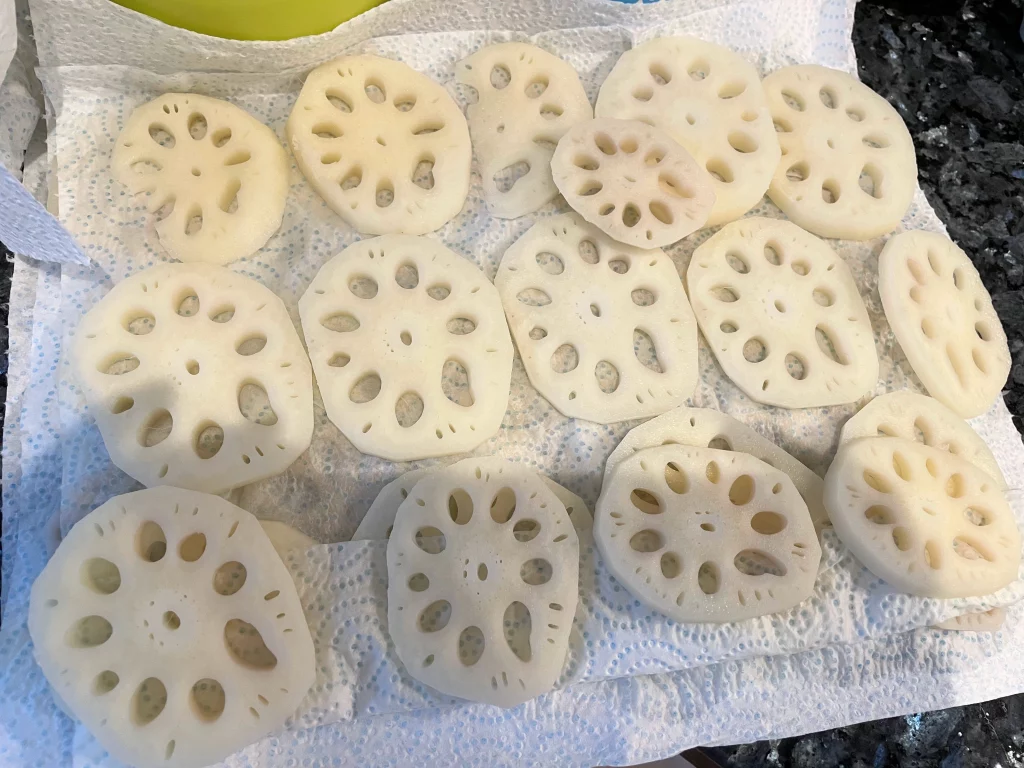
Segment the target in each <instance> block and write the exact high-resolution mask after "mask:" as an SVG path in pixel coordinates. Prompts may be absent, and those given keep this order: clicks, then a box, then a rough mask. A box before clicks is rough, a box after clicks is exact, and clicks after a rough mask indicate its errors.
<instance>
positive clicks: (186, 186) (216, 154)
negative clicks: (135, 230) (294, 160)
mask: <svg viewBox="0 0 1024 768" xmlns="http://www.w3.org/2000/svg"><path fill="white" fill-rule="evenodd" d="M111 166H112V170H113V173H114V177H115V178H116V179H117V180H118V181H120V182H121V183H122V184H124V185H125V186H126V187H128V189H130V190H131V191H132V192H133V193H135V194H139V193H142V192H148V193H149V201H148V208H149V210H150V211H151V212H155V213H156V214H157V216H158V220H157V222H156V234H157V237H158V238H159V239H160V244H161V245H162V246H163V247H164V248H166V249H167V252H168V253H169V254H171V256H173V257H174V258H176V259H178V260H180V261H203V262H206V263H208V264H227V263H228V262H230V261H234V260H235V259H242V258H245V257H246V256H251V255H252V254H254V253H256V251H258V250H259V249H260V248H262V247H263V246H264V245H265V244H266V242H267V240H269V239H270V236H271V235H273V234H274V233H275V232H276V231H277V229H278V227H280V226H281V217H282V216H283V215H284V204H285V199H286V198H287V197H288V157H287V155H286V154H285V151H284V148H283V147H282V146H281V142H280V141H278V140H277V136H276V135H275V134H274V132H273V131H272V130H270V129H269V128H268V127H267V126H265V125H263V124H262V123H261V122H259V121H258V120H256V118H254V117H253V116H252V115H250V114H249V113H248V112H245V111H244V110H241V109H239V108H238V107H236V106H235V105H234V104H229V103H228V102H226V101H221V100H220V99H211V98H209V97H208V96H200V95H198V94H195V93H165V94H164V95H163V96H161V97H160V98H158V99H154V100H153V101H150V102H147V103H146V104H143V105H142V106H141V107H138V108H136V110H135V111H134V112H132V114H131V117H129V118H128V122H127V123H126V124H125V127H124V130H123V131H122V132H121V135H120V137H118V139H117V144H116V145H115V146H114V154H113V158H112V160H111Z"/></svg>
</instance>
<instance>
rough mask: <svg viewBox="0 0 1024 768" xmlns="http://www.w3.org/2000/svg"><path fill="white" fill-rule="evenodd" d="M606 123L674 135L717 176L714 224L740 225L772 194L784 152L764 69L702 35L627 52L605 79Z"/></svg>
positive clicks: (601, 104) (602, 110)
mask: <svg viewBox="0 0 1024 768" xmlns="http://www.w3.org/2000/svg"><path fill="white" fill-rule="evenodd" d="M594 110H595V113H596V115H597V116H598V117H615V118H619V119H621V120H639V121H641V122H644V123H650V124H651V125H654V126H656V127H658V128H660V129H661V130H663V131H665V132H666V133H668V135H669V136H671V137H672V138H673V139H675V140H676V141H677V142H679V144H681V145H682V146H683V147H684V148H685V149H686V151H687V152H689V153H690V154H691V155H693V157H694V159H696V161H697V162H698V163H699V164H700V165H701V166H703V167H704V168H705V169H706V170H707V171H708V173H709V174H710V175H711V178H712V180H713V181H712V186H713V187H714V190H715V205H714V208H712V209H711V215H710V216H709V217H708V220H707V223H706V226H709V227H713V226H717V225H719V224H725V223H726V222H728V221H732V220H733V219H737V218H739V217H740V216H742V215H743V214H744V213H746V212H747V211H749V210H750V209H751V208H753V207H754V206H755V205H757V204H758V203H759V202H760V201H761V198H762V197H764V193H765V192H766V191H767V189H768V184H769V182H771V180H772V176H773V175H774V174H775V169H776V167H778V164H779V158H780V157H781V153H780V151H779V140H778V139H777V138H776V135H775V127H774V126H773V125H772V116H771V114H770V113H769V111H768V102H767V99H766V98H765V93H764V89H763V88H762V87H761V78H760V76H759V75H758V72H757V70H756V69H755V68H754V67H753V66H752V65H751V64H750V63H749V62H747V61H746V60H745V59H743V58H742V57H741V56H740V55H739V54H737V53H734V52H733V51H730V50H729V49H728V48H723V47H722V46H720V45H715V44H714V43H707V42H704V41H703V40H698V39H697V38H695V37H658V38H655V39H653V40H650V41H648V42H646V43H643V44H641V45H638V46H637V47H636V48H633V49H632V50H629V51H626V52H625V53H624V54H622V56H621V57H620V58H619V60H618V61H617V62H616V64H615V67H614V68H613V69H612V71H611V72H610V73H609V74H608V77H607V78H605V81H604V84H603V85H602V86H601V93H600V94H599V95H598V97H597V106H596V107H595V108H594Z"/></svg>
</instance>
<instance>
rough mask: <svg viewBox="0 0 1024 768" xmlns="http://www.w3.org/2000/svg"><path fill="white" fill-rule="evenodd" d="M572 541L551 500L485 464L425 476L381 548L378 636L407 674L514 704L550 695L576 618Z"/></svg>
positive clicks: (544, 491) (496, 463)
mask: <svg viewBox="0 0 1024 768" xmlns="http://www.w3.org/2000/svg"><path fill="white" fill-rule="evenodd" d="M578 577H579V540H578V538H577V536H576V531H575V530H574V529H573V526H572V523H571V522H570V521H569V518H568V516H567V515H566V514H565V507H563V506H562V503H561V502H560V501H559V500H558V497H557V496H556V495H555V494H554V493H553V492H552V491H551V490H550V488H549V487H548V485H547V484H546V483H544V482H543V480H542V479H541V478H540V476H539V475H537V474H536V473H534V472H531V471H530V470H528V469H526V468H524V467H520V466H517V465H515V464H509V463H508V462H505V461H502V460H500V459H495V458H484V459H467V460H465V461H460V462H459V463H458V464H455V465H453V466H451V467H447V468H446V469H441V470H438V471H436V472H431V473H430V474H428V475H426V476H425V477H424V478H423V479H421V480H420V482H418V483H417V484H416V486H415V488H413V491H412V493H410V494H409V498H408V499H406V500H405V501H404V502H402V505H401V506H400V507H399V509H398V516H397V518H396V520H395V527H394V531H393V532H392V534H391V539H390V541H389V542H388V630H389V633H390V635H391V639H392V640H393V641H394V643H395V650H396V651H397V652H398V656H399V658H400V659H401V660H402V663H403V664H404V665H405V667H406V669H407V670H408V671H409V674H410V675H412V676H413V677H414V678H416V679H417V680H419V681H421V682H423V683H425V684H427V685H429V686H431V687H433V688H435V689H437V690H438V691H441V692H442V693H446V694H450V695H452V696H459V697H461V698H464V699H471V700H473V701H479V702H483V703H485V704H494V705H496V706H499V707H514V706H516V705H518V704H521V703H523V702H524V701H527V700H529V699H532V698H534V697H535V696H539V695H540V694H542V693H545V692H546V691H549V690H550V689H551V688H552V687H553V686H554V684H555V681H556V680H557V679H558V675H559V673H560V672H561V670H562V666H563V664H564V663H565V655H566V651H567V649H568V642H569V632H570V630H571V628H572V619H573V616H574V614H575V612H576V601H577V594H578V588H579V585H578Z"/></svg>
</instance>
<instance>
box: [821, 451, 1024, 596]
mask: <svg viewBox="0 0 1024 768" xmlns="http://www.w3.org/2000/svg"><path fill="white" fill-rule="evenodd" d="M825 506H826V508H827V509H828V512H829V517H830V518H831V519H832V525H833V526H835V529H836V532H837V533H838V534H839V537H840V538H841V539H842V540H843V543H844V544H846V546H847V547H849V548H850V551H851V552H853V554H854V555H855V556H856V557H857V559H858V560H860V561H861V562H862V563H863V564H864V565H865V566H867V568H868V569H869V570H870V571H871V572H872V573H874V574H875V575H876V576H878V577H880V578H882V579H885V580H886V581H887V582H889V583H890V584H891V585H892V586H894V587H896V589H899V590H902V591H904V592H908V593H910V594H912V595H922V596H924V597H942V598H949V597H973V596H978V595H987V594H989V593H991V592H995V591H996V590H998V589H1000V588H1002V587H1005V586H1006V585H1007V584H1009V583H1010V582H1011V581H1013V580H1014V579H1016V578H1017V571H1018V568H1019V567H1020V558H1021V548H1020V547H1021V538H1020V531H1019V530H1018V529H1017V523H1016V521H1015V519H1014V516H1013V511H1012V510H1011V509H1010V505H1009V504H1008V503H1007V501H1006V499H1005V498H1004V496H1003V493H1002V491H1001V490H1000V489H999V487H998V485H997V484H996V482H995V481H994V480H993V479H992V478H991V477H989V476H988V474H987V473H985V472H983V471H982V470H980V469H978V468H977V467H976V466H974V465H973V464H971V463H970V462H969V461H967V460H965V459H961V458H959V457H957V456H954V455H953V454H951V453H949V452H947V451H941V450H938V449H937V448H930V447H928V446H926V445H922V444H921V443H917V442H912V441H910V440H903V439H901V438H898V437H877V438H865V439H862V440H854V441H852V442H850V443H847V444H846V445H844V446H842V447H841V448H840V449H839V453H838V454H836V458H835V460H834V461H833V462H832V466H831V467H830V468H829V471H828V474H827V475H825Z"/></svg>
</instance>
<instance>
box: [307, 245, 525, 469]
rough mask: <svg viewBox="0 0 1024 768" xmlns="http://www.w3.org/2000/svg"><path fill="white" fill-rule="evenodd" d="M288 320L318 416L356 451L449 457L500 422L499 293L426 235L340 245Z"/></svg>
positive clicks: (503, 336)
mask: <svg viewBox="0 0 1024 768" xmlns="http://www.w3.org/2000/svg"><path fill="white" fill-rule="evenodd" d="M299 315H300V317H301V319H302V330H303V333H305V336H306V344H307V346H308V347H309V355H310V358H311V359H312V360H313V370H314V371H315V372H316V378H317V382H318V383H319V385H320V394H321V395H322V396H323V400H324V408H325V409H326V410H327V415H328V417H329V418H330V419H331V421H332V422H334V424H335V426H337V427H338V429H340V430H341V431H342V433H343V434H344V435H345V437H347V438H348V439H349V440H350V441H351V442H352V444H353V445H354V446H355V447H356V448H358V449H359V450H360V451H362V452H363V453H368V454H371V455H373V456H380V457H381V458H383V459H389V460H391V461H413V460H415V459H425V458H430V457H434V456H445V455H449V454H452V453H461V452H463V451H470V450H472V449H473V448H475V447H476V446H478V445H479V444H480V443H482V442H484V441H485V440H487V439H489V438H490V437H491V436H492V435H493V434H494V433H495V432H497V431H498V428H499V427H500V426H501V420H502V418H503V417H504V415H505V407H506V405H507V404H508V393H509V382H510V380H511V376H512V339H511V337H510V336H509V333H508V326H507V325H506V323H505V316H504V314H503V313H502V311H501V299H500V298H499V297H498V292H497V291H496V290H495V288H494V286H493V285H492V284H491V283H490V281H489V280H488V279H487V277H486V276H485V275H484V274H483V272H481V271H480V270H479V269H478V268H477V267H476V265H475V264H473V263H472V262H470V261H468V260H467V259H464V258H462V257H461V256H458V255H456V254H455V253H452V252H451V251H449V250H448V249H447V248H445V247H444V246H443V245H441V244H440V243H439V242H437V241H436V240H430V239H427V238H423V237H411V236H407V235H386V236H384V237H378V238H371V239H368V240H361V241H359V242H357V243H354V244H352V245H350V246H349V247H348V248H346V249H345V250H344V251H342V252H341V253H340V254H338V255H337V256H335V257H334V258H333V259H331V260H330V261H328V262H327V263H326V264H325V265H324V266H323V268H322V269H321V270H320V272H319V273H318V274H317V276H316V277H315V278H314V279H313V282H312V283H311V284H310V286H309V288H308V289H307V290H306V293H305V294H304V295H303V296H302V299H301V300H300V301H299Z"/></svg>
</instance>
